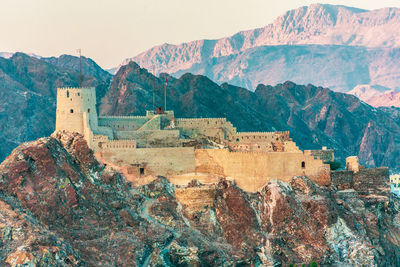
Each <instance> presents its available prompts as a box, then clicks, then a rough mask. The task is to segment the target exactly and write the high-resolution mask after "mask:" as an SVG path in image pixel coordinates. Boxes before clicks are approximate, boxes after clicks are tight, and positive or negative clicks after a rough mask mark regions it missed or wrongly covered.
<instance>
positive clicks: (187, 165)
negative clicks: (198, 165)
mask: <svg viewBox="0 0 400 267" xmlns="http://www.w3.org/2000/svg"><path fill="white" fill-rule="evenodd" d="M100 153H101V157H102V158H103V159H104V160H105V161H106V162H112V163H114V164H117V165H119V166H123V165H126V166H131V165H132V166H141V167H142V168H143V173H142V174H143V175H164V176H166V175H169V174H181V173H190V172H194V170H195V154H194V148H193V147H165V148H137V149H126V150H119V151H113V150H110V149H107V150H105V151H101V152H100Z"/></svg>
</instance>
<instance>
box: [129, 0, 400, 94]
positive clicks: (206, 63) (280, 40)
mask: <svg viewBox="0 0 400 267" xmlns="http://www.w3.org/2000/svg"><path fill="white" fill-rule="evenodd" d="M399 26H400V9H398V8H384V9H379V10H372V11H367V10H361V9H356V8H351V7H345V6H334V5H321V4H313V5H310V6H306V7H301V8H298V9H295V10H290V11H288V12H286V13H285V14H283V15H282V16H280V17H278V18H276V19H275V20H274V22H273V23H271V24H269V25H267V26H265V27H263V28H258V29H253V30H248V31H243V32H239V33H237V34H235V35H233V36H230V37H225V38H221V39H217V40H197V41H192V42H189V43H183V44H179V45H172V44H163V45H160V46H156V47H153V48H151V49H149V50H147V51H145V52H143V53H141V54H139V55H137V56H135V57H133V58H130V59H127V60H125V62H123V63H122V65H124V64H127V63H128V62H129V61H131V60H134V61H135V62H137V63H138V64H139V65H140V66H142V67H145V68H151V67H152V66H155V67H156V72H157V73H160V72H167V73H169V74H172V75H175V76H176V77H179V76H180V75H181V74H183V73H186V72H191V73H194V74H202V75H206V76H207V77H209V78H210V79H212V80H213V81H216V82H218V83H223V82H228V83H230V84H234V85H237V86H241V87H244V88H247V89H249V90H254V89H255V88H256V86H257V85H258V84H259V83H263V84H277V83H283V82H285V81H287V80H291V81H293V82H296V83H301V84H309V83H311V84H318V85H321V86H324V87H329V88H331V89H333V90H335V91H341V92H345V91H349V90H351V89H353V88H354V87H355V86H356V85H358V84H370V85H380V86H384V87H389V88H391V89H400V88H399V86H398V84H399V80H398V79H399V78H398V77H399V72H400V65H399V64H398V62H399V54H400V53H399V47H400V37H399V36H400V32H399V29H400V27H399Z"/></svg>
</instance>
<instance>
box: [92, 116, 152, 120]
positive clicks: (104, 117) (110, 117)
mask: <svg viewBox="0 0 400 267" xmlns="http://www.w3.org/2000/svg"><path fill="white" fill-rule="evenodd" d="M99 119H147V117H146V116H99Z"/></svg>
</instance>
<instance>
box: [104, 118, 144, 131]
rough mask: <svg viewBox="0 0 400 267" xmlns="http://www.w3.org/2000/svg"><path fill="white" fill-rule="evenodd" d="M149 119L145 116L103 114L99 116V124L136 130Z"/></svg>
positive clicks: (116, 128)
mask: <svg viewBox="0 0 400 267" xmlns="http://www.w3.org/2000/svg"><path fill="white" fill-rule="evenodd" d="M148 120H149V118H147V117H145V116H126V117H123V116H115V117H113V116H102V117H99V126H105V127H110V128H112V129H113V130H115V131H135V130H137V129H139V128H140V127H142V126H143V125H144V124H145V123H146V122H147V121H148Z"/></svg>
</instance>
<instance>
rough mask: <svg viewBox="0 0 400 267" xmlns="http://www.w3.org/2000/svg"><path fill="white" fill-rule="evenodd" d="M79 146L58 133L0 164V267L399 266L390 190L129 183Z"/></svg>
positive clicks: (399, 232)
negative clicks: (365, 191) (365, 192)
mask: <svg viewBox="0 0 400 267" xmlns="http://www.w3.org/2000/svg"><path fill="white" fill-rule="evenodd" d="M82 140H83V136H81V135H78V134H74V133H68V132H58V133H56V134H54V135H52V136H51V137H47V138H41V139H39V140H37V141H34V142H29V143H24V144H22V145H20V146H19V147H18V148H17V149H15V150H14V151H13V152H12V154H11V155H10V156H9V157H8V158H7V159H6V160H5V161H4V162H3V163H2V164H1V165H0V245H1V246H0V265H2V266H3V265H5V266H14V265H16V264H17V263H20V264H23V263H25V264H27V265H29V264H30V265H35V264H36V265H57V266H76V265H78V266H85V265H88V266H110V265H117V266H143V265H150V266H162V265H164V266H165V265H166V266H176V265H180V266H192V265H197V266H210V265H214V266H215V265H216V266H232V265H245V266H249V265H250V266H253V265H267V266H268V265H285V266H286V265H289V264H290V263H295V264H298V265H301V264H311V263H312V262H313V261H315V262H317V263H318V264H321V265H328V266H331V265H337V266H343V265H368V266H397V265H399V264H400V256H399V255H400V241H399V240H400V201H399V199H398V198H397V197H395V196H394V195H390V193H388V192H387V191H384V190H381V191H376V192H375V195H374V196H373V197H374V198H375V200H374V201H371V199H366V198H364V197H362V196H360V195H359V194H357V193H354V192H355V191H354V192H350V191H349V193H347V191H336V189H335V187H333V186H332V187H322V186H318V185H316V184H314V183H313V182H312V181H311V180H310V179H308V178H307V177H294V178H293V180H292V181H291V182H290V183H284V182H280V181H271V182H269V183H268V184H266V185H265V187H264V188H263V189H262V190H261V191H260V192H257V193H247V192H245V191H243V190H241V189H240V188H238V187H237V186H236V185H235V183H234V182H232V181H229V180H224V179H222V180H220V182H219V183H217V184H215V185H201V184H195V186H193V184H192V185H189V186H188V187H187V188H185V187H182V186H180V187H177V188H175V187H174V186H173V185H172V184H170V183H169V182H168V179H167V178H165V177H158V178H156V179H155V180H154V181H152V182H151V183H149V184H147V185H144V186H139V187H132V186H131V185H130V184H129V183H128V182H127V181H126V180H125V179H124V177H122V176H121V175H120V174H119V173H117V172H116V171H114V170H112V169H110V168H108V167H105V166H102V165H101V164H100V163H99V162H98V161H97V160H96V159H95V158H94V156H93V153H92V152H91V151H90V150H89V149H88V147H87V145H86V143H85V142H84V141H82ZM184 190H188V191H187V194H190V198H189V197H188V196H187V195H185V191H184ZM178 194H179V197H177V196H178ZM196 194H198V196H196ZM199 198H204V200H202V201H200V199H199ZM370 198H371V196H370ZM180 200H181V201H180Z"/></svg>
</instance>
